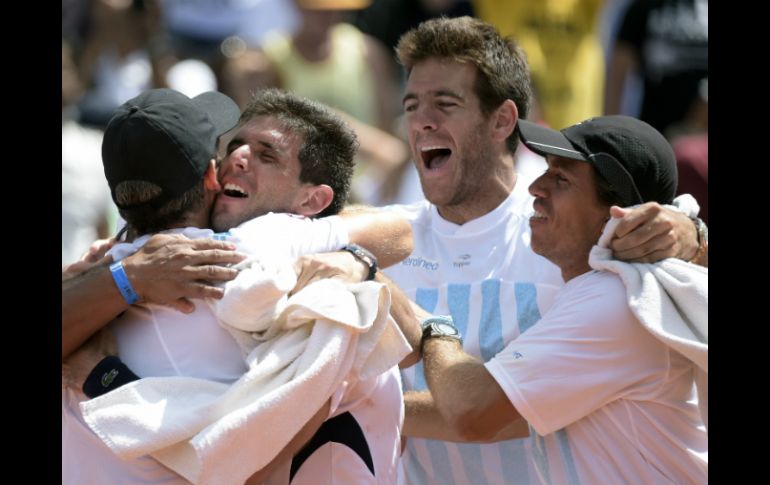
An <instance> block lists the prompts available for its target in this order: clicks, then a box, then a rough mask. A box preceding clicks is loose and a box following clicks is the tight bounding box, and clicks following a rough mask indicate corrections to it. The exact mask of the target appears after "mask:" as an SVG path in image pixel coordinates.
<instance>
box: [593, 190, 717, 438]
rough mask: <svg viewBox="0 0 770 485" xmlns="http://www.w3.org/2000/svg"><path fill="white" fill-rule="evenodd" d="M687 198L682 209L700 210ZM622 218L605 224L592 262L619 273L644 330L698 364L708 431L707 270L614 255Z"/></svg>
mask: <svg viewBox="0 0 770 485" xmlns="http://www.w3.org/2000/svg"><path fill="white" fill-rule="evenodd" d="M688 197H689V199H688V198H683V197H679V198H678V199H677V202H679V209H680V210H682V209H684V211H685V212H688V213H689V214H690V215H694V214H697V213H698V206H697V203H695V200H694V199H692V197H690V196H688ZM690 199H692V200H690ZM693 204H694V206H693ZM619 222H620V219H615V218H613V219H611V220H610V221H609V222H608V223H607V225H606V227H605V228H604V232H603V233H602V236H601V238H599V242H598V243H597V245H596V246H594V247H593V248H592V249H591V253H590V256H589V264H590V265H591V267H592V268H594V269H596V270H600V271H612V272H613V273H617V274H618V275H619V276H620V278H621V279H622V280H623V284H624V285H625V287H626V295H627V297H628V305H629V307H630V308H631V311H632V312H633V313H634V315H635V316H636V318H637V319H638V320H639V322H640V323H641V324H642V325H643V326H644V328H645V329H647V330H648V331H649V332H650V333H651V334H652V335H653V336H655V337H656V338H658V339H659V340H661V341H662V342H663V343H665V344H666V345H668V346H669V347H671V348H672V349H674V350H676V351H677V352H679V353H680V354H682V355H684V356H685V357H686V358H688V359H689V360H690V361H691V362H693V364H695V366H696V368H695V383H696V386H697V390H698V406H699V409H700V412H701V416H702V418H703V422H704V424H705V425H706V429H708V268H704V267H702V266H698V265H695V264H690V263H687V262H685V261H682V260H680V259H675V258H669V259H665V260H663V261H660V262H658V263H654V264H646V263H626V262H624V261H618V260H615V259H612V251H611V250H610V249H609V248H608V246H609V243H610V241H611V240H612V236H613V234H614V233H615V228H616V227H617V225H618V223H619Z"/></svg>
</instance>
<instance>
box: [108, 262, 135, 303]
mask: <svg viewBox="0 0 770 485" xmlns="http://www.w3.org/2000/svg"><path fill="white" fill-rule="evenodd" d="M110 273H112V279H113V280H115V286H117V287H118V290H119V291H120V294H121V295H123V299H124V300H126V303H128V304H129V305H133V304H134V303H136V302H137V301H139V295H137V294H136V291H135V290H134V287H133V286H131V282H130V281H128V276H126V271H125V270H124V269H123V262H122V261H118V262H117V263H113V264H111V265H110Z"/></svg>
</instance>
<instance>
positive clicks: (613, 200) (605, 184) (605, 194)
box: [591, 165, 624, 207]
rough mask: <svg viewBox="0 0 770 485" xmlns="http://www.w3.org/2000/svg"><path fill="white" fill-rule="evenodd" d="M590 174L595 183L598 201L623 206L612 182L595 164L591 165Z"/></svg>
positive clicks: (608, 204)
mask: <svg viewBox="0 0 770 485" xmlns="http://www.w3.org/2000/svg"><path fill="white" fill-rule="evenodd" d="M591 174H592V175H593V178H594V185H596V196H597V197H598V198H599V202H601V203H602V204H604V205H607V206H613V205H618V206H621V207H622V206H623V205H624V204H623V202H622V201H621V197H620V195H619V194H618V193H617V192H616V191H615V189H614V187H613V186H612V184H611V183H610V182H609V180H607V179H606V178H604V176H602V174H600V173H599V171H598V170H597V169H596V167H595V166H593V165H591Z"/></svg>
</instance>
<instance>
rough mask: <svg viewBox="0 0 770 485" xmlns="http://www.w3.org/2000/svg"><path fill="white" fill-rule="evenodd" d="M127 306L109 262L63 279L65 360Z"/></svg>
mask: <svg viewBox="0 0 770 485" xmlns="http://www.w3.org/2000/svg"><path fill="white" fill-rule="evenodd" d="M126 308H128V304H127V303H126V301H125V300H124V299H123V297H122V296H121V294H120V292H119V291H118V289H117V287H116V286H115V283H114V282H113V280H112V275H111V273H110V268H109V265H108V264H100V265H97V266H95V267H93V268H91V269H90V270H88V271H86V272H84V273H82V274H80V275H78V276H75V277H73V278H69V279H67V280H64V281H62V288H61V313H62V317H61V326H62V359H64V358H65V357H67V356H68V355H69V354H70V353H72V351H74V350H75V349H77V348H78V347H79V346H80V345H82V344H83V342H85V341H86V340H88V338H89V337H91V336H92V335H93V334H95V333H96V332H98V331H99V330H100V329H101V328H102V327H104V326H105V325H106V324H107V323H109V322H110V321H111V320H112V319H113V318H115V317H117V316H118V315H120V313H121V312H123V311H124V310H125V309H126Z"/></svg>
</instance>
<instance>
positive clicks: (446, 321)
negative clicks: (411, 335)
mask: <svg viewBox="0 0 770 485" xmlns="http://www.w3.org/2000/svg"><path fill="white" fill-rule="evenodd" d="M420 326H421V327H422V340H421V345H422V344H423V343H424V342H425V340H427V339H429V338H436V337H449V338H453V339H456V340H457V341H458V342H460V343H461V344H462V341H463V339H462V336H461V335H460V331H459V330H457V327H455V325H454V322H453V321H452V317H451V316H449V315H436V316H432V317H428V318H425V319H423V320H422V321H421V322H420Z"/></svg>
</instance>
